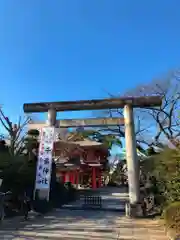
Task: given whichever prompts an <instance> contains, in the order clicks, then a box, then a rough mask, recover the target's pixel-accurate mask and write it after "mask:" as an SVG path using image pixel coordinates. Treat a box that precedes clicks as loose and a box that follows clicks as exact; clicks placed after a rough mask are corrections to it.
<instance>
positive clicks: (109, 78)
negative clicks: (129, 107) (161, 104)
mask: <svg viewBox="0 0 180 240" xmlns="http://www.w3.org/2000/svg"><path fill="white" fill-rule="evenodd" d="M179 9H180V1H179V0H169V1H168V0H158V1H157V0H156V1H155V0H151V1H150V0H147V1H144V0H136V1H135V0H108V1H107V0H52V1H50V0H49V1H46V0H29V1H24V0H16V1H13V0H1V1H0V35H1V36H0V81H1V89H0V90H1V92H0V104H2V105H3V107H4V111H5V112H6V114H7V115H8V116H9V117H10V118H11V119H12V120H13V121H14V120H15V119H16V117H17V116H18V115H19V114H21V113H22V106H23V103H24V102H38V101H58V100H59V101H61V100H78V99H91V98H102V97H106V96H107V92H110V93H113V94H118V93H121V92H124V91H126V90H128V89H129V88H133V87H135V86H136V85H137V84H140V83H146V82H148V81H151V80H152V79H153V78H156V77H158V76H160V75H161V74H164V73H166V72H168V71H169V70H172V69H174V68H177V67H179V66H180V28H179V23H180V14H179ZM53 86H54V88H53ZM84 116H87V113H86V112H81V113H79V112H72V113H62V114H61V117H62V118H64V117H69V118H71V117H73V118H75V117H77V118H78V117H84Z"/></svg>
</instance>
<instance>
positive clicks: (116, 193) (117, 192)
mask: <svg viewBox="0 0 180 240" xmlns="http://www.w3.org/2000/svg"><path fill="white" fill-rule="evenodd" d="M91 194H93V195H99V196H101V197H102V209H103V210H118V211H123V212H124V211H125V203H126V202H127V201H128V199H129V195H128V193H127V188H118V187H103V188H100V189H97V190H96V191H94V193H92V192H91ZM83 203H84V201H83V198H81V197H80V199H78V200H77V201H75V202H72V203H69V204H65V205H64V206H63V208H66V209H67V208H68V209H82V206H83Z"/></svg>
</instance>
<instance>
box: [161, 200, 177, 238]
mask: <svg viewBox="0 0 180 240" xmlns="http://www.w3.org/2000/svg"><path fill="white" fill-rule="evenodd" d="M163 217H164V220H165V224H166V227H167V228H173V229H174V230H175V232H176V233H180V202H174V203H171V204H170V205H169V206H168V207H166V208H165V210H164V213H163Z"/></svg>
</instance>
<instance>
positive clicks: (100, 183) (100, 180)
mask: <svg viewBox="0 0 180 240" xmlns="http://www.w3.org/2000/svg"><path fill="white" fill-rule="evenodd" d="M101 178H102V172H101V169H99V176H98V187H101V186H102V179H101Z"/></svg>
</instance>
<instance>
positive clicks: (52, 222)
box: [0, 209, 167, 240]
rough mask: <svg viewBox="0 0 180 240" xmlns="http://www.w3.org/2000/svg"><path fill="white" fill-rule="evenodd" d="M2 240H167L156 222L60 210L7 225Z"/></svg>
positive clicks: (5, 224) (8, 222)
mask: <svg viewBox="0 0 180 240" xmlns="http://www.w3.org/2000/svg"><path fill="white" fill-rule="evenodd" d="M0 239H6V240H22V239H24V240H32V239H37V240H43V239H45V240H46V239H51V240H56V239H64V240H90V239H91V240H92V239H93V240H103V239H104V240H111V239H112V240H113V239H117V240H118V239H119V240H144V239H145V240H167V238H166V235H165V231H164V229H163V227H162V226H161V225H160V224H159V223H158V221H155V220H143V219H139V220H132V219H128V218H126V217H124V216H120V214H119V213H117V212H107V211H105V212H103V211H83V210H74V211H72V210H67V209H64V210H59V211H54V212H52V213H51V214H49V215H47V216H44V217H39V218H35V219H31V220H30V221H28V222H26V223H23V222H19V221H18V219H13V220H11V221H10V220H9V221H7V220H6V221H5V222H4V223H3V225H2V226H1V228H0Z"/></svg>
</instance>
